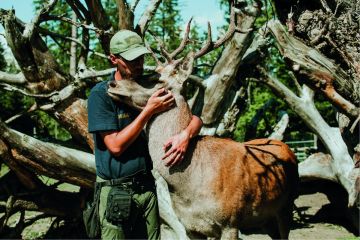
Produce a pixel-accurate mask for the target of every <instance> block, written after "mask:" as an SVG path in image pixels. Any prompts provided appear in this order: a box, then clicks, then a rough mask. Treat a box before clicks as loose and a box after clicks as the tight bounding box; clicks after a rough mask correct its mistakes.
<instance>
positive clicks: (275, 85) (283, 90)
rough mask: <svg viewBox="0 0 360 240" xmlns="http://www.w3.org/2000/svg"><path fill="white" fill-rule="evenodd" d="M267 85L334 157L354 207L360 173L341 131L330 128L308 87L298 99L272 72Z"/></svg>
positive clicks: (334, 163) (339, 179) (336, 173)
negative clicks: (355, 167)
mask: <svg viewBox="0 0 360 240" xmlns="http://www.w3.org/2000/svg"><path fill="white" fill-rule="evenodd" d="M266 84H267V85H269V86H270V87H271V88H272V89H274V90H275V91H276V92H277V94H278V95H279V96H283V97H284V100H285V101H286V102H287V103H288V104H289V105H290V107H291V108H292V109H293V110H294V111H295V112H296V113H297V114H298V115H299V116H300V117H301V118H302V119H303V121H304V122H305V123H306V124H307V125H308V127H309V128H310V129H311V130H313V131H314V133H316V134H317V135H318V136H319V138H320V139H321V141H322V142H323V143H324V145H325V146H326V148H327V150H328V151H329V153H330V154H331V156H332V157H333V161H332V165H331V166H332V169H333V171H334V173H335V176H336V178H337V181H338V182H339V183H340V184H341V185H342V186H343V187H344V188H345V189H346V191H347V192H348V193H349V206H353V205H354V204H355V201H356V199H357V197H358V196H357V191H356V189H355V181H356V178H357V177H359V171H358V169H354V163H353V161H352V158H351V156H350V154H349V152H348V149H347V146H346V144H345V142H344V141H343V139H342V136H341V133H340V130H339V128H335V127H330V126H329V125H328V124H327V122H326V121H325V120H324V119H323V117H322V116H321V114H320V113H319V111H318V110H317V109H316V107H315V104H314V98H313V97H314V92H313V91H312V90H311V89H310V88H308V87H307V86H306V85H303V87H302V92H301V93H300V94H301V95H300V97H298V96H296V95H295V94H294V93H293V92H291V91H290V90H289V89H288V88H287V87H286V86H285V85H284V84H282V83H281V82H280V81H279V80H278V79H276V78H275V77H274V76H272V75H271V74H270V73H269V74H268V78H267V80H266Z"/></svg>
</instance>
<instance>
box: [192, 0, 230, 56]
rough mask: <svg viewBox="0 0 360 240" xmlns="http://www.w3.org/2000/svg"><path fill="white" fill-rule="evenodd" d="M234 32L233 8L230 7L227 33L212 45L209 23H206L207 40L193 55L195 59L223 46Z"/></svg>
mask: <svg viewBox="0 0 360 240" xmlns="http://www.w3.org/2000/svg"><path fill="white" fill-rule="evenodd" d="M235 30H236V27H235V7H234V6H232V7H231V11H230V24H229V28H228V30H227V32H226V33H225V35H224V36H223V37H222V38H220V39H218V40H217V41H216V42H215V43H213V42H212V40H211V26H210V23H209V22H208V39H207V42H206V44H205V45H204V46H203V47H202V48H201V49H200V50H199V51H198V52H197V53H196V54H195V58H199V57H202V56H204V55H205V54H206V53H208V52H210V51H211V50H213V49H215V48H218V47H220V46H221V45H223V44H224V42H226V41H227V40H229V38H231V37H232V35H233V34H234V32H235Z"/></svg>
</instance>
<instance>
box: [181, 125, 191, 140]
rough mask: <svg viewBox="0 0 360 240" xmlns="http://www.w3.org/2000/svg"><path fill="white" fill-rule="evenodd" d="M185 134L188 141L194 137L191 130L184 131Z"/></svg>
mask: <svg viewBox="0 0 360 240" xmlns="http://www.w3.org/2000/svg"><path fill="white" fill-rule="evenodd" d="M183 132H184V134H186V136H187V138H188V139H191V138H192V137H193V136H192V134H191V131H190V130H189V129H187V128H186V129H184V130H183Z"/></svg>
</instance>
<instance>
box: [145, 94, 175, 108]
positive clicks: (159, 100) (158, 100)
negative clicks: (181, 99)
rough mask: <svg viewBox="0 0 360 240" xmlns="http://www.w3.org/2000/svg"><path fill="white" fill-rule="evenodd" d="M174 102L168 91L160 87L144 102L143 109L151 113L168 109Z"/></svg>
mask: <svg viewBox="0 0 360 240" xmlns="http://www.w3.org/2000/svg"><path fill="white" fill-rule="evenodd" d="M174 103H175V98H174V96H173V95H172V93H171V92H170V91H167V90H165V89H164V88H161V89H159V90H157V91H156V92H155V93H153V95H151V97H150V98H149V100H148V101H147V103H146V106H145V109H147V110H149V111H150V112H151V113H152V114H156V113H159V112H163V111H165V110H168V109H170V108H171V107H172V106H173V105H174Z"/></svg>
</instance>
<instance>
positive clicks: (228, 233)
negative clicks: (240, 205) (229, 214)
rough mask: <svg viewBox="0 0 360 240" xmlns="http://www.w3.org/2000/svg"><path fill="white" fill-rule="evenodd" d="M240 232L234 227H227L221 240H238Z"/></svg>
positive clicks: (222, 232) (222, 233)
mask: <svg viewBox="0 0 360 240" xmlns="http://www.w3.org/2000/svg"><path fill="white" fill-rule="evenodd" d="M238 234H239V230H238V229H237V228H234V227H226V228H224V229H223V230H222V231H221V238H220V239H221V240H224V239H238Z"/></svg>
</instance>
